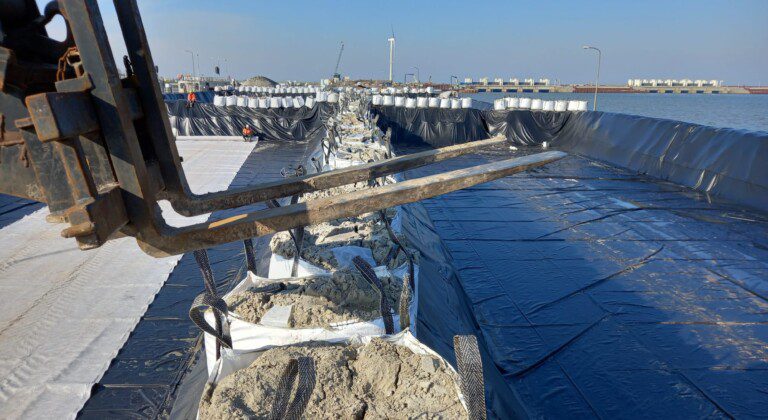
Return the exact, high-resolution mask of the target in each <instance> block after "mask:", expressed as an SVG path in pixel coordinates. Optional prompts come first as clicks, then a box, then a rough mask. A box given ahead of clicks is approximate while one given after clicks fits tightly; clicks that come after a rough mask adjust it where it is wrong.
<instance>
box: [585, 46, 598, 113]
mask: <svg viewBox="0 0 768 420" xmlns="http://www.w3.org/2000/svg"><path fill="white" fill-rule="evenodd" d="M581 48H583V49H585V50H595V51H597V77H596V78H595V101H594V103H593V104H592V110H593V111H597V88H598V86H600V62H601V61H602V56H603V53H602V52H601V51H600V48H597V47H593V46H590V45H584V46H583V47H581Z"/></svg>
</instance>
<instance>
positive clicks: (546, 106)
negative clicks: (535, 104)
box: [541, 101, 555, 111]
mask: <svg viewBox="0 0 768 420" xmlns="http://www.w3.org/2000/svg"><path fill="white" fill-rule="evenodd" d="M541 109H542V110H543V111H554V110H555V101H544V102H543V103H542V104H541Z"/></svg>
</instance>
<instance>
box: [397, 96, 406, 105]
mask: <svg viewBox="0 0 768 420" xmlns="http://www.w3.org/2000/svg"><path fill="white" fill-rule="evenodd" d="M395 106H399V107H403V106H405V97H404V96H395Z"/></svg>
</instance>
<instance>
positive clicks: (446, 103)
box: [440, 98, 451, 109]
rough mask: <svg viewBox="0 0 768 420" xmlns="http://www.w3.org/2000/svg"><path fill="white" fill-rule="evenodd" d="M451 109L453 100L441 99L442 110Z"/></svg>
mask: <svg viewBox="0 0 768 420" xmlns="http://www.w3.org/2000/svg"><path fill="white" fill-rule="evenodd" d="M450 107H451V99H450V98H441V99H440V108H443V109H446V108H450Z"/></svg>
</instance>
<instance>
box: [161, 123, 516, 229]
mask: <svg viewBox="0 0 768 420" xmlns="http://www.w3.org/2000/svg"><path fill="white" fill-rule="evenodd" d="M505 142H506V138H504V137H503V136H497V137H494V138H491V139H488V140H479V141H473V142H467V143H463V144H457V145H453V146H448V147H443V148H439V149H432V150H427V151H424V152H419V153H413V154H410V155H404V156H399V157H395V158H391V159H385V160H381V161H378V162H373V163H367V164H364V165H356V166H351V167H348V168H343V169H337V170H334V171H329V172H322V173H319V174H311V175H304V176H301V177H297V178H290V179H285V180H280V181H275V182H266V183H263V184H258V185H253V186H249V187H245V188H237V189H231V190H227V191H222V192H215V193H210V194H202V195H197V196H195V197H194V198H193V199H188V198H187V197H186V196H180V195H170V194H167V195H166V197H167V198H168V200H169V201H170V202H171V204H172V205H173V208H174V210H176V211H177V212H179V213H180V214H182V215H185V216H194V215H198V214H204V213H210V212H212V211H214V210H222V209H229V208H235V207H241V206H245V205H248V204H252V203H257V202H261V201H266V200H271V199H273V198H281V197H289V196H292V195H295V194H302V193H307V192H311V191H316V190H324V189H328V188H333V187H337V186H340V185H348V184H353V183H355V182H362V181H367V180H369V179H373V178H380V177H383V176H387V175H391V174H395V173H399V172H403V171H407V170H409V169H414V168H418V167H421V166H425V165H429V164H432V163H436V162H441V161H443V160H446V159H452V158H455V157H458V156H461V155H465V154H469V153H474V152H477V151H479V150H482V149H486V148H488V147H491V146H495V145H499V144H504V143H505ZM161 196H163V195H162V194H161Z"/></svg>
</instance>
